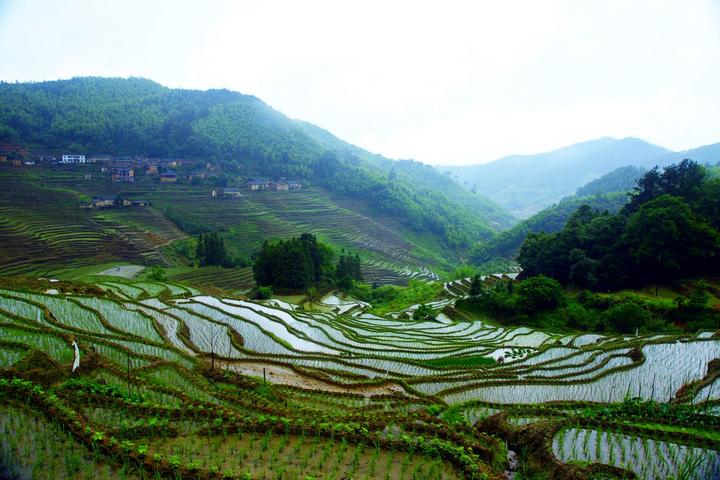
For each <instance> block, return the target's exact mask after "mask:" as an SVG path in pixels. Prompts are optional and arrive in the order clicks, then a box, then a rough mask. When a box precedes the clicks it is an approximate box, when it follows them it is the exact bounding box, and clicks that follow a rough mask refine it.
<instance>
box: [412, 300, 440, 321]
mask: <svg viewBox="0 0 720 480" xmlns="http://www.w3.org/2000/svg"><path fill="white" fill-rule="evenodd" d="M412 318H413V320H417V321H431V320H435V312H433V309H432V308H431V307H430V306H429V305H425V304H422V305H420V306H418V307H417V308H416V309H415V311H414V312H413V316H412Z"/></svg>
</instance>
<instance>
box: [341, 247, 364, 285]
mask: <svg viewBox="0 0 720 480" xmlns="http://www.w3.org/2000/svg"><path fill="white" fill-rule="evenodd" d="M335 278H336V279H337V286H338V288H340V289H341V290H343V291H347V290H349V289H351V288H352V286H353V282H362V280H363V277H362V272H361V271H360V257H359V256H358V255H357V254H355V255H350V254H348V255H345V254H344V253H343V254H342V255H340V258H338V263H337V266H336V268H335Z"/></svg>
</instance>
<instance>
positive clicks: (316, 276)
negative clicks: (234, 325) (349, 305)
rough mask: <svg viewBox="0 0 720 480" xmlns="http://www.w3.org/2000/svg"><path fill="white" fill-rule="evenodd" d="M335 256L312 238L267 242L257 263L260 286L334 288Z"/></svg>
mask: <svg viewBox="0 0 720 480" xmlns="http://www.w3.org/2000/svg"><path fill="white" fill-rule="evenodd" d="M333 256H334V254H333V252H332V250H331V249H330V247H329V246H327V245H325V244H324V243H322V242H319V241H318V240H317V239H316V238H315V236H314V235H312V234H303V235H301V236H300V237H293V238H291V239H289V240H280V241H277V242H267V241H266V242H264V243H263V245H262V247H261V248H260V252H258V254H257V256H256V259H255V262H254V263H253V273H254V275H255V281H256V282H257V283H258V285H269V286H272V287H273V288H283V289H291V290H306V289H307V288H308V287H311V286H322V287H328V286H331V285H332V283H333V282H334V280H335V265H334V263H333Z"/></svg>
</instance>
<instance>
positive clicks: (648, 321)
mask: <svg viewBox="0 0 720 480" xmlns="http://www.w3.org/2000/svg"><path fill="white" fill-rule="evenodd" d="M707 291H708V286H707V284H706V283H704V282H702V281H700V282H697V283H696V284H695V286H694V287H693V289H692V291H691V292H690V294H689V295H688V296H687V297H685V296H678V297H676V298H674V299H672V300H669V299H658V300H657V301H649V300H647V299H645V298H643V297H641V296H639V295H633V294H625V295H607V294H605V295H603V294H598V293H593V292H591V291H589V290H582V291H580V292H579V293H578V294H572V293H568V292H566V291H565V289H563V286H562V285H561V284H560V282H558V281H557V280H555V279H553V278H549V277H545V276H543V275H538V276H535V277H530V278H527V279H525V280H522V281H519V282H513V281H507V282H498V283H497V284H495V286H494V287H492V288H486V287H484V286H483V285H482V284H481V283H480V281H479V279H478V278H474V279H473V281H472V283H471V288H470V292H469V295H468V297H466V298H463V299H459V300H458V301H457V302H456V307H457V308H459V309H461V310H468V311H474V312H481V313H483V314H487V315H490V316H491V317H493V318H494V320H495V321H497V322H499V323H503V324H508V325H523V326H532V327H536V328H541V329H551V330H567V329H571V330H581V331H586V332H613V333H624V334H628V333H635V332H636V331H637V332H642V333H651V332H662V331H675V330H680V327H679V326H678V325H682V326H683V327H684V328H685V329H687V330H690V331H695V330H698V329H716V328H718V327H719V326H720V312H719V311H718V310H716V309H713V308H711V307H710V306H709V305H708V300H709V295H708V293H707Z"/></svg>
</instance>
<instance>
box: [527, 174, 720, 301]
mask: <svg viewBox="0 0 720 480" xmlns="http://www.w3.org/2000/svg"><path fill="white" fill-rule="evenodd" d="M719 229H720V179H717V178H715V179H709V178H708V177H707V173H706V171H705V168H704V167H702V166H701V165H699V164H698V163H696V162H694V161H691V160H683V161H682V162H680V163H679V164H676V165H671V166H668V167H666V168H665V169H664V170H663V171H660V170H659V169H657V168H654V169H652V170H650V171H648V172H647V173H646V174H645V175H644V176H643V177H642V178H641V179H640V180H638V185H637V187H636V188H635V189H634V191H633V193H632V195H631V197H630V200H629V201H628V203H627V204H626V205H625V206H624V207H623V208H622V210H621V211H620V212H618V213H616V214H610V213H607V212H600V211H597V210H593V209H592V208H590V207H589V206H587V205H585V206H582V207H580V208H579V209H578V210H577V211H576V212H575V213H574V214H573V216H572V217H571V218H570V220H569V221H568V222H567V224H566V225H565V227H564V228H563V229H562V230H561V231H560V232H557V233H531V234H529V235H528V236H527V238H526V240H525V242H524V243H523V245H522V247H521V249H520V254H519V256H518V261H519V263H520V264H521V265H522V268H523V275H524V276H528V277H529V276H534V275H539V274H543V275H546V276H548V277H552V278H554V279H556V280H558V281H559V282H561V283H562V284H563V285H571V286H575V287H581V288H595V289H603V290H605V289H620V288H623V287H637V286H641V285H644V284H648V283H657V282H672V281H677V280H682V279H688V278H696V277H700V276H706V275H717V272H718V268H719V267H720V231H719Z"/></svg>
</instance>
